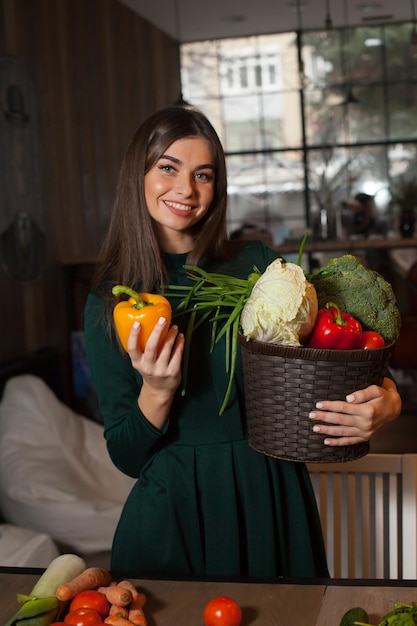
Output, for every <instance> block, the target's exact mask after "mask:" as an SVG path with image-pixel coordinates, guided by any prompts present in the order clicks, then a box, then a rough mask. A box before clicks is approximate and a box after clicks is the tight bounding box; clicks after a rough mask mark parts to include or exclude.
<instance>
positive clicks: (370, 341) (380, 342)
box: [356, 330, 385, 350]
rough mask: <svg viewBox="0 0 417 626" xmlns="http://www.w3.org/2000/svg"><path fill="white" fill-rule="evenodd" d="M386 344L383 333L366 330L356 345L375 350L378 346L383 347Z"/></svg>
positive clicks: (363, 348)
mask: <svg viewBox="0 0 417 626" xmlns="http://www.w3.org/2000/svg"><path fill="white" fill-rule="evenodd" d="M384 346H385V341H384V338H383V337H382V335H380V334H379V333H376V332H375V331H373V330H364V331H363V332H362V333H361V334H360V335H359V338H358V343H357V345H356V347H357V348H358V349H359V350H375V349H376V348H383V347H384Z"/></svg>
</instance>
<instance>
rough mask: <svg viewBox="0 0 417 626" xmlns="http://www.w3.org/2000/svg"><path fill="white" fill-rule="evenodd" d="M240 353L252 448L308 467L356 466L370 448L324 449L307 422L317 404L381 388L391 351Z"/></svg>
mask: <svg viewBox="0 0 417 626" xmlns="http://www.w3.org/2000/svg"><path fill="white" fill-rule="evenodd" d="M239 341H240V344H241V347H242V358H243V373H244V380H245V394H246V413H247V424H248V441H249V445H250V446H251V447H252V448H253V449H254V450H257V451H258V452H261V453H263V454H266V455H268V456H273V457H276V458H280V459H286V460H291V461H301V462H310V463H331V462H338V461H352V460H353V459H358V458H360V457H362V456H365V455H366V454H367V453H368V452H369V443H360V444H354V445H350V446H337V447H336V446H335V447H330V446H326V445H325V444H324V443H323V441H324V439H325V438H326V437H327V435H321V434H319V433H314V432H313V431H312V422H311V420H310V419H309V417H308V414H309V413H310V411H312V410H314V408H315V403H316V402H317V401H318V400H324V399H326V400H341V399H342V400H344V399H345V397H346V395H347V394H349V393H351V392H352V391H355V390H357V389H361V388H364V387H367V386H368V385H371V384H377V385H379V384H381V382H382V379H383V377H384V372H385V369H386V366H387V365H388V362H389V359H390V356H391V353H392V349H393V345H394V344H390V345H388V346H386V347H384V348H380V349H377V350H317V349H313V348H302V347H300V348H292V347H287V346H278V345H274V344H269V343H262V342H259V341H252V340H251V341H246V339H245V338H244V337H243V335H242V334H240V336H239Z"/></svg>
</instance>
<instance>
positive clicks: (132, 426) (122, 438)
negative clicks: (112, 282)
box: [84, 293, 164, 478]
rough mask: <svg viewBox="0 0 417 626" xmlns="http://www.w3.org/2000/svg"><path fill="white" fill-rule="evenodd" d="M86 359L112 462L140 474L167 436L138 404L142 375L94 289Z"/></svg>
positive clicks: (87, 316)
mask: <svg viewBox="0 0 417 626" xmlns="http://www.w3.org/2000/svg"><path fill="white" fill-rule="evenodd" d="M84 323H85V344H86V352H87V359H88V363H89V367H90V370H91V374H92V378H93V381H94V384H95V390H96V394H97V400H98V404H99V408H100V412H101V415H102V417H103V422H104V436H105V438H106V442H107V449H108V452H109V455H110V458H111V459H112V461H113V463H114V464H115V465H116V467H118V468H119V469H120V470H121V471H122V472H124V473H125V474H127V475H129V476H132V477H134V478H137V477H138V476H139V474H140V472H141V469H142V467H143V466H144V465H145V464H146V463H147V462H148V460H149V459H150V458H151V457H152V455H153V454H154V452H155V450H156V449H157V448H158V447H159V445H160V443H161V440H162V439H163V437H164V432H161V431H159V430H158V429H156V428H155V427H154V426H152V424H150V423H149V422H148V421H147V419H146V418H145V416H144V415H143V413H142V412H141V411H140V409H139V406H138V396H139V392H140V388H141V385H142V379H141V376H140V375H139V373H138V372H136V371H135V370H134V368H133V367H132V366H131V363H130V359H129V356H128V355H127V354H124V353H122V352H121V350H120V348H119V345H118V343H117V340H116V338H115V337H113V338H110V337H109V335H108V333H107V330H106V321H105V316H104V303H103V300H102V299H101V298H100V297H99V296H97V295H96V294H93V293H91V294H90V295H89V296H88V298H87V303H86V307H85V315H84Z"/></svg>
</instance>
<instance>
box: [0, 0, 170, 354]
mask: <svg viewBox="0 0 417 626" xmlns="http://www.w3.org/2000/svg"><path fill="white" fill-rule="evenodd" d="M5 55H12V56H14V57H17V58H18V59H20V60H21V61H22V62H23V63H24V64H25V66H26V67H27V69H28V70H29V71H30V72H31V74H32V76H33V78H34V81H35V83H36V87H37V90H38V93H39V104H40V116H41V119H40V125H41V140H42V163H41V171H42V174H41V176H42V181H41V182H42V190H43V192H42V193H43V203H44V204H43V207H44V215H45V234H46V240H47V248H48V265H47V268H46V271H45V273H44V274H43V275H42V276H41V278H40V279H38V280H37V281H36V283H33V284H25V283H22V284H16V283H15V282H14V281H13V280H12V279H11V277H10V276H9V275H8V274H7V273H6V272H5V271H4V270H3V268H2V267H0V302H1V303H2V305H1V309H0V310H1V315H0V322H1V330H0V363H5V362H7V361H9V360H11V359H13V358H15V357H20V356H22V355H24V354H26V353H27V352H29V351H32V350H37V349H39V348H43V347H47V346H53V347H55V346H56V347H59V348H64V349H65V348H66V347H67V345H68V332H67V327H66V321H67V317H66V315H67V312H66V302H65V287H66V285H65V272H64V268H63V265H62V262H63V261H66V262H68V261H71V262H74V263H77V262H81V261H83V260H85V259H91V258H93V257H95V256H96V255H97V254H98V251H99V248H100V244H101V241H102V239H103V235H104V233H105V229H106V227H107V223H108V219H109V215H110V211H111V205H112V200H113V192H114V188H115V183H116V177H117V171H118V168H119V165H120V161H121V159H122V156H123V153H124V151H125V149H126V147H127V144H128V142H129V140H130V138H131V136H132V134H133V132H134V131H135V129H136V127H137V126H138V125H139V123H140V122H141V121H142V120H143V119H144V118H145V117H146V116H148V115H149V114H151V113H152V112H153V111H155V110H157V109H159V108H161V107H163V106H166V105H167V104H169V103H171V102H174V101H175V100H176V99H177V97H178V94H179V92H180V88H179V84H180V73H179V58H178V48H177V44H176V42H175V41H174V40H172V39H171V38H170V37H168V36H167V35H166V34H165V33H163V32H161V31H159V30H158V29H156V28H155V27H153V26H152V25H151V24H149V23H148V22H146V21H145V20H143V19H141V18H140V17H139V16H137V15H136V14H134V13H133V12H132V11H131V10H130V9H129V8H127V7H126V6H125V5H122V4H121V3H119V2H118V1H117V0H0V56H5ZM0 98H3V94H0ZM5 202H6V199H5V198H4V195H3V196H2V190H1V189H0V210H4V209H2V204H3V207H5ZM0 234H1V233H0Z"/></svg>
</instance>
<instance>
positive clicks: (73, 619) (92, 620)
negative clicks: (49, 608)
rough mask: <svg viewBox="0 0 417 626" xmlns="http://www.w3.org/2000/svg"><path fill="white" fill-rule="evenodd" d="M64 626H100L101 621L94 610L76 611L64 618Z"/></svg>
mask: <svg viewBox="0 0 417 626" xmlns="http://www.w3.org/2000/svg"><path fill="white" fill-rule="evenodd" d="M64 622H65V624H66V626H102V624H103V620H102V619H101V617H100V615H99V614H98V613H97V611H94V609H76V610H75V611H70V612H69V613H67V615H66V616H65V617H64Z"/></svg>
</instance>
